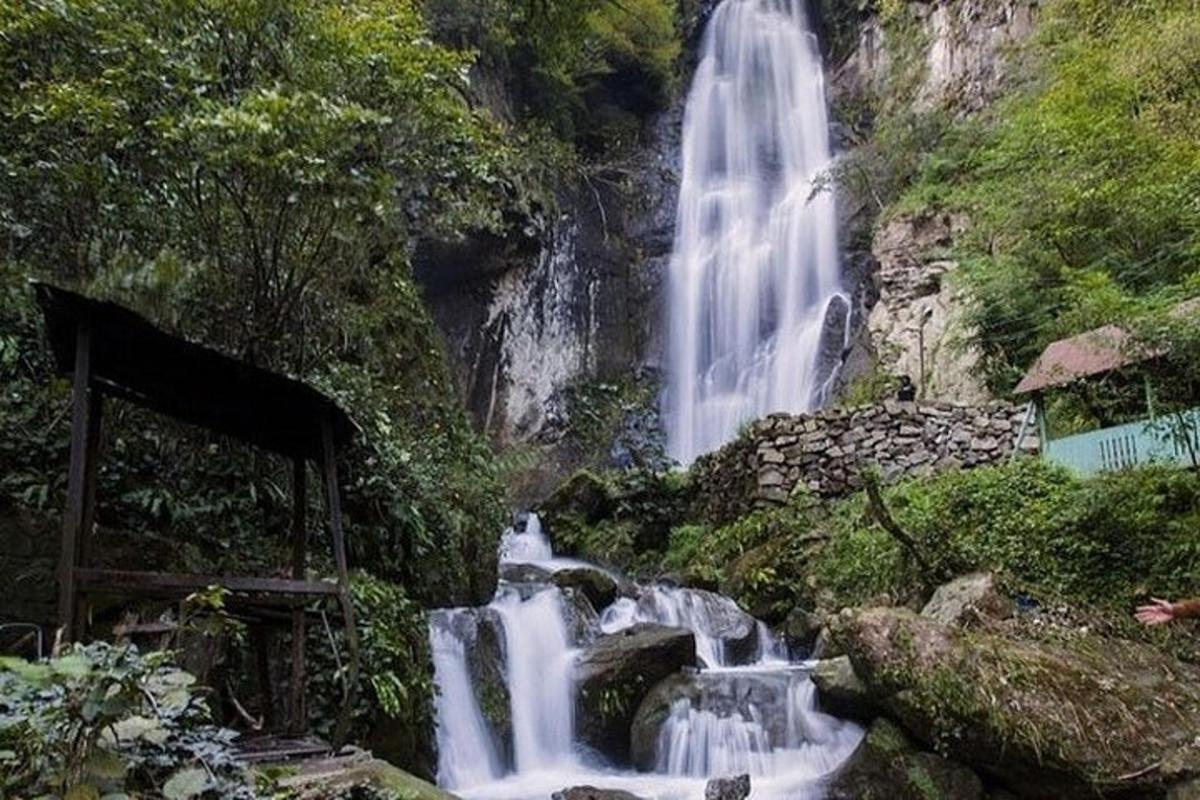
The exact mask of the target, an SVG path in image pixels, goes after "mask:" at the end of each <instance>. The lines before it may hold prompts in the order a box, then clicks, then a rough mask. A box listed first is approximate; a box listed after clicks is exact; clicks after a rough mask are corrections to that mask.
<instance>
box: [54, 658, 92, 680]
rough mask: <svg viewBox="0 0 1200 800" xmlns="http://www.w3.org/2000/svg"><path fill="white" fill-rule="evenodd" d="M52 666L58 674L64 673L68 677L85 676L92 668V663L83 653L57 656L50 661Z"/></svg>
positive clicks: (77, 677)
mask: <svg viewBox="0 0 1200 800" xmlns="http://www.w3.org/2000/svg"><path fill="white" fill-rule="evenodd" d="M50 666H51V668H52V669H53V670H54V673H55V674H56V675H62V676H65V677H67V678H74V679H76V680H78V679H79V678H83V677H85V676H86V675H87V674H88V673H89V672H91V670H92V666H91V664H89V663H88V660H87V659H86V658H84V657H83V656H81V655H69V656H63V657H62V658H56V659H54V660H53V661H51V662H50Z"/></svg>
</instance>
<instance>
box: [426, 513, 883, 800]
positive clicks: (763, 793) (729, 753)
mask: <svg viewBox="0 0 1200 800" xmlns="http://www.w3.org/2000/svg"><path fill="white" fill-rule="evenodd" d="M500 560H501V566H502V575H506V576H510V578H511V577H517V578H520V576H521V573H522V572H523V571H527V572H529V573H530V575H531V576H533V577H534V579H533V580H523V579H522V580H512V579H509V580H503V579H502V580H501V582H500V585H499V587H498V589H497V592H496V596H495V598H494V599H493V601H492V602H491V604H490V605H488V606H487V607H485V608H483V609H444V610H439V611H436V612H434V613H433V614H432V615H431V620H430V632H429V635H430V641H431V643H432V645H433V654H434V667H435V677H436V681H437V685H438V691H439V694H438V699H437V744H438V752H439V761H438V784H439V785H440V786H442V787H443V788H445V789H447V790H448V791H452V792H454V793H455V794H457V795H459V796H461V797H463V798H466V799H467V800H475V799H476V798H478V800H549V798H550V797H551V795H552V794H553V793H554V792H556V791H559V790H562V789H565V788H569V787H573V786H582V785H588V786H596V787H601V788H605V789H621V790H625V791H628V792H632V793H633V794H635V795H637V796H638V797H642V798H646V800H699V799H700V798H703V797H704V788H705V784H706V783H707V781H708V779H710V778H713V777H730V776H734V775H738V774H742V773H749V774H750V776H751V783H752V794H751V797H752V798H755V800H804V799H805V798H812V799H813V800H819V798H821V797H822V785H823V783H824V779H826V778H827V777H828V776H829V775H830V774H831V773H832V772H833V771H835V770H836V769H837V767H838V766H840V765H841V764H842V763H843V762H844V761H845V760H846V759H847V758H848V757H849V755H850V754H851V753H852V752H853V751H854V749H855V748H856V747H857V746H858V743H859V741H860V740H861V738H862V735H863V733H862V730H861V729H860V728H859V727H858V726H856V725H854V724H853V723H850V722H847V721H843V720H839V719H836V718H834V717H832V716H829V715H827V714H824V713H822V712H821V711H820V710H818V708H817V704H816V697H815V690H814V687H813V684H812V682H811V681H810V680H809V678H808V672H807V669H806V665H805V663H804V662H803V661H793V660H791V659H789V657H788V653H787V648H786V647H785V646H784V645H783V644H782V643H781V642H779V641H777V640H776V639H775V637H774V636H772V634H771V632H770V630H769V629H768V628H767V626H766V625H764V624H762V623H761V622H759V621H756V620H752V618H749V617H747V615H745V614H744V613H743V612H742V611H741V610H740V609H738V607H737V605H736V604H735V603H733V601H731V600H729V599H728V598H725V597H722V596H720V595H716V594H712V593H708V592H700V591H695V590H689V589H682V588H677V587H671V586H664V585H648V586H635V585H633V584H629V583H627V582H625V583H624V585H625V586H626V587H627V588H626V590H625V591H626V592H627V593H628V594H631V595H632V596H624V597H621V598H619V599H617V600H615V601H614V602H612V603H611V604H610V605H608V606H607V607H606V608H603V609H600V610H599V613H596V610H595V609H592V608H591V607H590V604H588V601H587V600H586V599H585V598H583V597H582V596H581V595H579V594H578V593H576V592H574V590H566V591H564V590H563V589H560V588H559V587H557V586H555V585H554V584H553V583H549V582H546V581H544V580H540V579H537V577H538V576H544V575H547V574H551V575H552V574H553V573H554V572H556V571H559V570H563V569H568V568H578V567H580V566H581V565H583V562H580V561H577V560H573V559H565V558H556V557H555V556H554V555H553V553H552V550H551V546H550V543H549V541H548V540H547V538H546V536H545V534H544V533H543V531H542V528H541V524H540V522H539V520H538V518H537V517H536V516H534V515H530V516H529V517H528V518H527V520H526V521H525V524H524V526H523V528H521V529H519V530H518V529H516V528H514V529H512V530H509V531H508V532H506V533H505V535H504V538H503V541H502V544H501V552H500ZM588 566H590V565H588ZM521 568H532V569H527V570H523V569H521ZM590 568H592V569H600V568H599V567H590ZM610 574H611V573H610ZM615 577H617V578H618V579H619V578H620V576H615ZM584 604H587V605H584ZM482 619H490V620H493V621H495V622H497V623H498V625H499V627H500V628H501V629H502V632H503V635H502V639H503V641H502V651H503V654H504V657H503V665H502V674H503V681H504V685H505V686H506V687H507V690H508V697H509V700H510V704H511V708H510V712H511V720H512V730H511V747H506V746H505V745H504V744H502V741H503V739H504V736H503V733H504V732H501V731H496V730H493V729H492V727H491V726H490V725H489V723H488V721H487V719H486V718H485V715H484V713H483V711H482V710H481V696H480V695H481V694H482V690H481V687H479V686H476V685H475V684H474V683H473V680H472V666H471V664H472V661H471V659H472V655H473V653H472V648H473V647H475V646H477V642H478V632H477V631H478V628H479V626H480V625H481V623H480V620H482ZM744 621H750V623H749V624H752V626H753V628H752V631H751V635H750V636H749V637H745V636H739V637H738V639H737V640H736V641H734V640H732V639H729V638H723V637H722V636H721V635H720V634H721V632H728V631H731V630H734V629H735V628H736V624H734V623H743V622H744ZM645 622H653V623H657V624H660V625H668V626H672V627H680V628H686V629H687V630H689V631H691V632H692V634H693V635H694V636H695V643H696V655H697V657H698V663H700V664H701V665H702V666H701V668H699V669H696V670H689V671H687V673H686V675H687V678H686V680H685V681H684V682H683V683H684V685H683V688H682V689H681V691H680V693H679V696H678V697H677V698H676V699H674V700H672V701H671V703H670V707H669V713H668V714H667V715H666V717H665V719H664V720H663V721H662V724H661V725H660V727H659V728H658V730H657V732H656V734H657V735H656V737H655V739H654V753H653V768H652V769H649V770H647V771H642V772H639V771H635V770H634V769H633V768H632V767H631V766H629V765H617V764H613V763H611V762H610V761H609V760H608V759H605V758H604V757H603V756H602V755H600V754H599V753H597V752H595V751H594V750H592V749H590V748H588V747H587V746H585V745H584V744H582V743H581V742H580V741H579V740H578V738H577V736H576V729H575V722H576V721H575V719H574V714H575V702H574V700H575V691H576V686H575V682H574V669H575V665H576V663H577V661H578V659H579V658H580V657H581V655H582V654H583V653H585V652H586V649H587V647H588V646H589V643H590V642H592V641H594V640H595V639H596V638H597V637H600V636H604V635H605V634H614V633H618V632H620V631H622V630H625V629H627V628H630V627H631V626H634V625H637V624H639V623H645ZM743 627H744V626H743ZM747 642H749V644H747ZM671 680H675V679H674V678H673V679H671ZM509 750H510V751H511V752H508V751H509Z"/></svg>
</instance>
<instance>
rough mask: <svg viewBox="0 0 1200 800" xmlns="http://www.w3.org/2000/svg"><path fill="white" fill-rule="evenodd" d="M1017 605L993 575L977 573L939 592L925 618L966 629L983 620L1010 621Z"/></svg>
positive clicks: (944, 587) (930, 602)
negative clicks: (967, 625) (972, 622)
mask: <svg viewBox="0 0 1200 800" xmlns="http://www.w3.org/2000/svg"><path fill="white" fill-rule="evenodd" d="M1014 608H1015V604H1014V603H1013V601H1012V598H1010V597H1009V596H1008V595H1007V594H1006V593H1005V592H1004V591H1003V590H1002V589H1001V588H1000V585H999V582H998V581H997V580H996V576H995V575H993V574H992V573H990V572H973V573H971V574H970V575H963V576H962V577H960V578H955V579H954V580H952V581H950V582H949V583H946V584H944V585H942V586H939V587H938V588H937V591H935V592H934V593H933V597H931V598H929V602H928V603H926V604H925V607H924V608H923V609H921V615H922V616H925V617H929V618H930V619H932V620H934V621H935V622H940V623H942V624H943V625H963V624H966V623H969V622H971V621H973V620H975V619H978V618H980V617H990V618H991V619H1008V618H1009V617H1011V616H1012V614H1013V611H1014Z"/></svg>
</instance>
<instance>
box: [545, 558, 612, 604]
mask: <svg viewBox="0 0 1200 800" xmlns="http://www.w3.org/2000/svg"><path fill="white" fill-rule="evenodd" d="M550 579H551V580H552V581H553V582H554V583H555V585H557V586H558V587H559V588H560V589H575V590H576V591H579V592H581V593H582V594H583V595H584V597H586V598H587V599H588V600H589V601H591V604H592V607H593V608H594V609H596V610H597V611H603V610H604V609H606V608H608V607H609V606H610V605H612V603H613V601H614V600H616V599H617V595H618V594H619V593H620V592H621V586H620V585H619V584H618V582H617V579H616V578H614V577H613V576H612V575H610V574H608V573H607V572H605V571H604V570H602V569H597V568H596V567H571V568H569V569H561V570H558V571H557V572H555V573H554V574H553V575H552V576H551V578H550Z"/></svg>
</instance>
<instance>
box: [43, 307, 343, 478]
mask: <svg viewBox="0 0 1200 800" xmlns="http://www.w3.org/2000/svg"><path fill="white" fill-rule="evenodd" d="M34 290H35V292H36V293H37V299H38V304H39V305H40V306H41V308H42V313H43V314H44V315H45V318H46V333H47V336H48V337H49V339H50V346H51V348H52V349H53V350H54V358H55V361H56V362H57V365H58V369H59V370H60V371H62V372H64V373H68V374H69V373H71V372H72V371H73V370H74V368H75V337H76V331H77V330H78V326H79V325H80V323H84V324H86V325H87V326H88V329H89V330H90V332H91V338H92V359H91V373H92V385H93V386H95V387H97V388H99V389H100V390H101V391H103V392H105V393H106V394H111V395H114V396H117V397H122V398H124V399H126V400H130V401H132V402H134V403H137V404H138V405H141V406H145V407H146V408H150V409H153V410H154V411H158V412H160V413H163V414H166V415H168V416H170V417H174V418H175V419H178V420H182V421H183V422H188V423H192V424H194V425H199V426H201V427H204V428H208V429H209V430H212V431H216V432H218V433H221V434H224V435H226V436H231V437H233V438H235V439H239V440H241V441H243V442H248V443H250V444H253V445H257V446H259V447H263V448H266V449H267V450H271V451H273V452H276V453H279V454H281V455H285V456H288V457H293V458H296V457H303V458H309V459H313V460H317V459H319V458H320V455H321V423H322V422H323V421H324V420H328V421H329V422H330V423H331V424H332V427H333V437H334V445H335V447H336V448H338V449H341V448H342V447H344V446H345V445H346V444H347V443H348V442H349V441H350V440H351V439H352V438H353V436H354V430H355V429H354V424H353V423H352V422H351V421H350V418H349V417H348V416H347V415H346V413H345V412H344V411H342V409H341V408H339V407H338V405H337V404H336V403H335V402H334V401H333V400H331V399H330V398H328V397H326V396H325V395H323V394H321V393H320V392H318V391H317V390H316V389H314V388H312V387H311V386H308V385H307V384H305V383H301V382H300V381H297V380H294V379H292V378H288V377H286V376H284V375H280V374H279V373H276V372H271V371H270V370H266V369H262V368H261V367H255V366H252V365H250V364H247V363H246V362H244V361H239V360H237V359H235V358H230V357H229V356H227V355H224V354H223V353H219V352H217V351H216V350H213V349H212V348H209V347H204V346H202V345H198V344H195V343H193V342H189V341H187V340H186V339H182V338H180V337H178V336H173V335H171V334H169V333H167V332H166V331H164V330H162V329H161V328H158V327H156V326H155V325H154V324H152V323H151V322H150V321H149V320H148V319H146V318H145V317H143V316H141V315H140V314H138V313H136V312H134V311H132V310H130V309H128V308H126V307H124V306H120V305H117V304H116V303H111V302H106V301H101V300H93V299H91V298H88V297H84V296H83V295H81V294H77V293H75V292H71V291H67V290H66V289H60V288H58V287H55V286H51V285H49V284H46V283H35V284H34Z"/></svg>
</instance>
